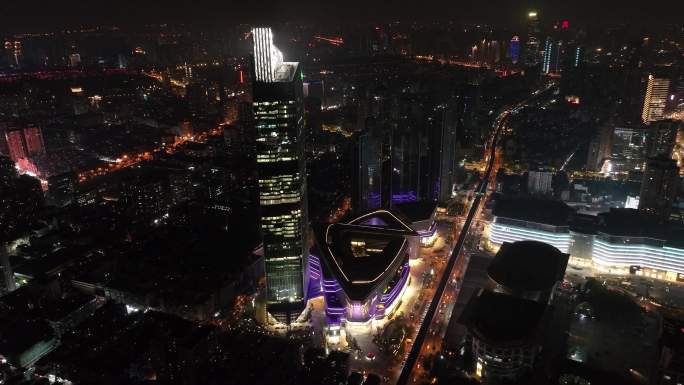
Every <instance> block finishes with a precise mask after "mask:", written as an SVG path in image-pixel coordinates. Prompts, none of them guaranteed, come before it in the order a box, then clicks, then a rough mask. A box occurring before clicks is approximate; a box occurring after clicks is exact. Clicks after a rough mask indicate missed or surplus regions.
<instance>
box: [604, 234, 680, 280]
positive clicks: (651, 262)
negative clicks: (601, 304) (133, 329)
mask: <svg viewBox="0 0 684 385" xmlns="http://www.w3.org/2000/svg"><path fill="white" fill-rule="evenodd" d="M593 261H594V262H595V263H597V264H600V265H607V266H622V267H629V266H639V267H645V268H649V269H656V270H664V271H672V272H675V273H678V274H684V249H679V248H674V247H668V246H662V247H659V246H654V245H647V244H615V243H609V242H606V241H604V240H601V239H600V238H596V239H594V252H593Z"/></svg>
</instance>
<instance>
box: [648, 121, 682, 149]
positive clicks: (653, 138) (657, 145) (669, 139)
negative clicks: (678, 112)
mask: <svg viewBox="0 0 684 385" xmlns="http://www.w3.org/2000/svg"><path fill="white" fill-rule="evenodd" d="M679 126H680V122H678V121H676V120H671V119H666V120H658V121H655V122H651V123H650V124H649V125H648V128H647V129H646V130H647V131H648V138H647V143H648V156H657V155H665V156H667V157H668V158H669V157H672V151H673V150H674V147H675V144H676V142H677V132H678V131H679Z"/></svg>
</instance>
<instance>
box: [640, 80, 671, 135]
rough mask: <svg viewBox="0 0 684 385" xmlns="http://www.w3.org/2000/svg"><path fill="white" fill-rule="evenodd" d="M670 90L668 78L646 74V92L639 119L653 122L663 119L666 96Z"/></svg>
mask: <svg viewBox="0 0 684 385" xmlns="http://www.w3.org/2000/svg"><path fill="white" fill-rule="evenodd" d="M669 91H670V79H668V78H665V77H656V76H654V75H653V74H650V75H648V83H647V84H646V93H645V95H644V108H643V110H642V112H641V120H642V121H643V122H644V123H649V122H655V121H656V120H661V119H663V117H664V115H665V107H667V97H668V94H669Z"/></svg>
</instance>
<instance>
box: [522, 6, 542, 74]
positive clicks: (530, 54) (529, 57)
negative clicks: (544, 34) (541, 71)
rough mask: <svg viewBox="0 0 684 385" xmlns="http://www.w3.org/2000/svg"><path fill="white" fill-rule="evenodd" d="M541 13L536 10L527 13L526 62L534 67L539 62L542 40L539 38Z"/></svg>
mask: <svg viewBox="0 0 684 385" xmlns="http://www.w3.org/2000/svg"><path fill="white" fill-rule="evenodd" d="M539 34H540V30H539V15H538V14H537V12H536V11H532V12H530V13H528V14H527V41H526V42H525V58H524V60H523V61H524V64H525V65H526V66H529V67H534V66H536V65H537V64H539V48H540V45H541V41H540V38H539Z"/></svg>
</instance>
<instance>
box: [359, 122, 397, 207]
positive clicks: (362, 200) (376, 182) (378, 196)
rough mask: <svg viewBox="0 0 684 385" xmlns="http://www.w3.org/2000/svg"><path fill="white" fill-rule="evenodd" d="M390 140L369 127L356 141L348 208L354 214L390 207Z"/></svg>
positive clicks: (379, 130) (377, 129)
mask: <svg viewBox="0 0 684 385" xmlns="http://www.w3.org/2000/svg"><path fill="white" fill-rule="evenodd" d="M390 137H391V136H389V135H387V134H386V133H384V132H382V130H381V129H379V128H378V127H375V126H373V125H371V126H370V127H369V129H368V130H367V131H366V132H365V133H363V134H361V135H359V137H358V139H357V141H356V145H355V148H354V179H353V186H352V188H353V196H352V207H353V209H354V211H356V212H357V213H362V212H365V211H368V210H371V209H377V208H380V207H384V208H389V207H390V205H391V202H392V183H391V179H392V174H391V171H392V168H391V154H390V150H391V146H390V144H389V138H390Z"/></svg>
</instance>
